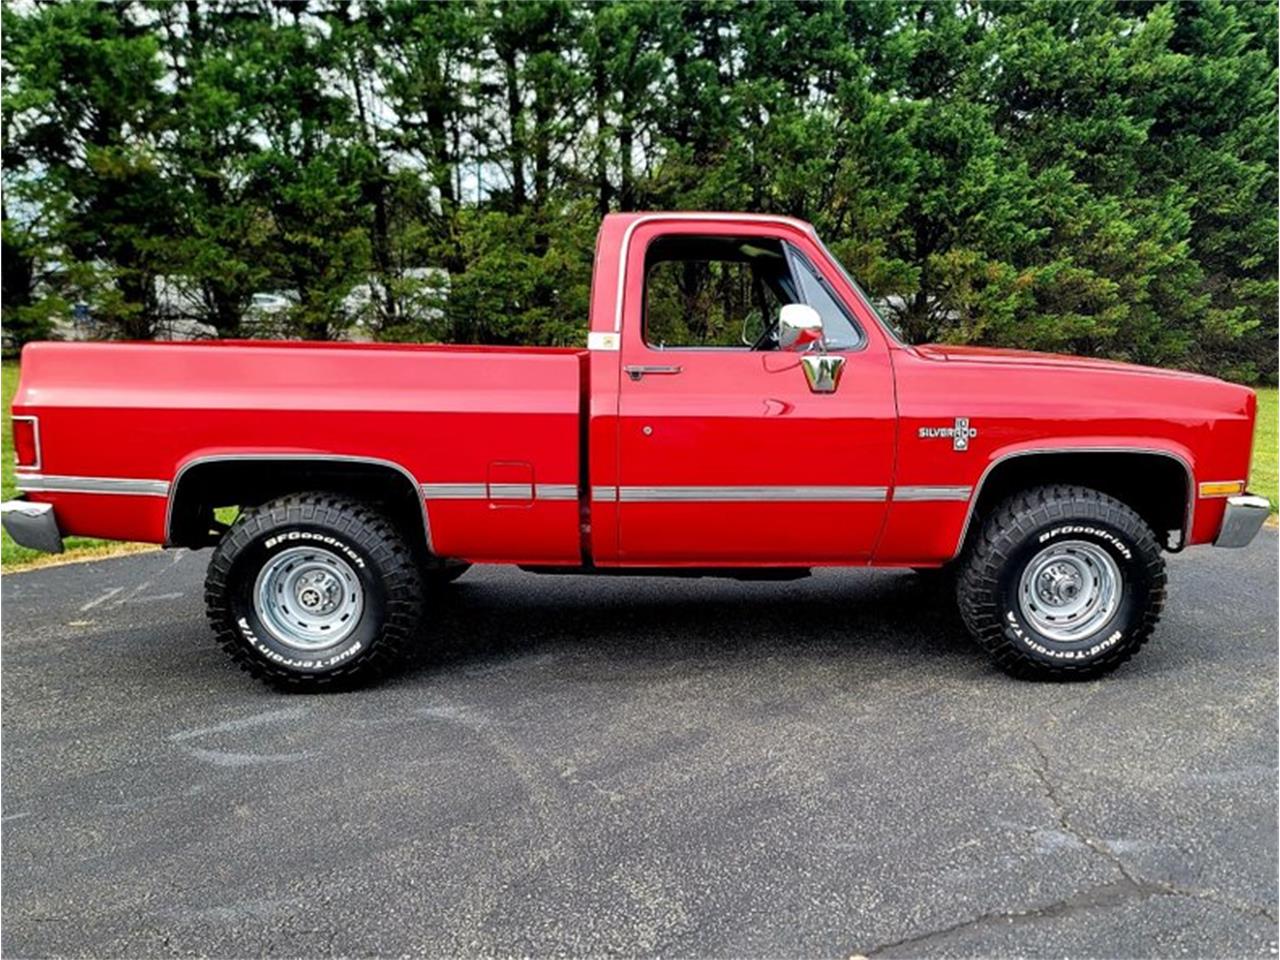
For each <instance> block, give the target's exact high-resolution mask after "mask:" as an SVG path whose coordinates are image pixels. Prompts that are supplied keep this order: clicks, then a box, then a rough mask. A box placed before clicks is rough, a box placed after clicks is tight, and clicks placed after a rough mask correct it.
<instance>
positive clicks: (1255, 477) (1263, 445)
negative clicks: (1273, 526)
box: [1249, 387, 1280, 514]
mask: <svg viewBox="0 0 1280 960" xmlns="http://www.w3.org/2000/svg"><path fill="white" fill-rule="evenodd" d="M1278 406H1280V390H1277V389H1276V388H1275V387H1258V426H1257V428H1256V429H1255V430H1254V434H1253V468H1252V469H1251V470H1250V471H1249V492H1250V493H1256V494H1258V495H1259V496H1262V497H1266V498H1267V499H1268V500H1270V501H1271V512H1272V514H1274V513H1275V512H1276V508H1277V507H1280V491H1278V490H1277V487H1278V486H1280V472H1277V468H1276V454H1277V452H1276V419H1277V407H1278Z"/></svg>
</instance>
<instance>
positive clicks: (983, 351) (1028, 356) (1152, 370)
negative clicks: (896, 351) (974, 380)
mask: <svg viewBox="0 0 1280 960" xmlns="http://www.w3.org/2000/svg"><path fill="white" fill-rule="evenodd" d="M911 349H913V350H915V352H916V353H917V354H918V355H919V356H920V357H921V358H922V359H925V360H941V361H948V362H963V363H981V364H992V365H994V366H997V367H1011V366H1012V367H1022V368H1027V367H1045V368H1051V369H1063V368H1067V369H1074V370H1099V371H1102V370H1106V371H1113V372H1115V373H1140V374H1144V375H1148V376H1150V375H1157V376H1165V377H1174V378H1177V379H1183V380H1200V381H1206V380H1208V381H1214V380H1216V379H1217V378H1216V377H1208V376H1205V375H1204V374H1200V373H1189V372H1187V371H1185V370H1167V369H1165V368H1163V367H1144V366H1141V365H1139V364H1136V363H1123V362H1121V361H1119V360H1102V359H1098V358H1094V357H1073V356H1068V355H1066V354H1061V353H1037V352H1036V351H1034V350H1011V349H1006V348H1004V347H972V346H951V345H949V344H945V343H928V344H924V345H922V346H918V347H912V348H911Z"/></svg>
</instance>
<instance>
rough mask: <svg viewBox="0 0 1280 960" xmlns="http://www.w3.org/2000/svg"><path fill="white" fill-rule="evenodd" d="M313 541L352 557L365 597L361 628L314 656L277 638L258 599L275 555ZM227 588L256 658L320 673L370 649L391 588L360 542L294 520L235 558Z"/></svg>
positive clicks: (237, 620)
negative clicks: (257, 606) (258, 583)
mask: <svg viewBox="0 0 1280 960" xmlns="http://www.w3.org/2000/svg"><path fill="white" fill-rule="evenodd" d="M309 544H313V545H315V546H317V547H320V548H323V549H325V550H329V551H330V552H332V553H336V554H339V555H341V556H342V557H344V558H345V559H347V560H348V561H350V563H351V564H352V568H353V570H354V572H355V574H356V576H357V577H358V578H359V580H360V585H361V588H362V589H363V590H364V597H365V604H364V613H363V614H362V616H361V622H360V624H359V625H358V626H357V627H356V629H355V630H354V631H353V632H352V633H351V634H350V635H349V636H348V637H346V638H345V639H344V640H343V641H341V642H340V643H338V644H335V645H334V646H333V647H325V648H321V649H319V650H316V651H315V652H314V655H308V653H307V652H304V651H301V650H298V649H295V648H293V647H290V646H288V645H287V644H284V643H282V642H280V641H279V640H277V639H276V638H275V637H274V636H272V635H271V633H270V631H269V630H268V629H267V628H266V626H265V624H264V623H263V622H262V621H261V619H260V618H259V617H258V614H257V611H256V609H255V606H254V597H253V591H254V584H255V582H256V580H257V577H258V574H259V573H260V572H261V571H262V569H263V567H264V566H266V564H267V563H268V562H270V560H271V558H272V557H273V556H274V555H276V554H277V553H280V552H282V551H284V550H287V549H290V548H292V547H298V546H307V545H309ZM228 586H229V596H230V607H231V620H232V622H233V626H234V628H235V630H236V632H237V633H238V634H239V636H240V638H241V639H242V640H243V641H244V643H245V645H246V646H248V647H249V649H250V650H251V651H252V653H253V655H254V656H255V657H256V658H258V659H259V660H261V661H263V662H264V663H266V664H268V665H270V666H273V667H276V668H278V669H284V670H288V671H296V672H299V673H307V674H319V673H327V672H329V671H332V670H335V669H338V668H340V667H342V666H344V665H346V664H349V663H351V662H352V661H353V660H356V659H358V658H359V657H360V656H361V655H362V654H365V653H367V652H369V651H370V650H371V648H372V645H373V643H374V641H375V640H376V638H377V636H378V634H379V633H380V631H381V629H382V623H383V621H384V620H385V610H386V599H385V598H386V591H385V588H384V586H383V583H382V580H381V576H380V571H379V570H378V569H377V565H376V562H375V561H374V560H373V558H372V557H371V556H370V555H369V554H368V553H367V552H365V551H364V550H363V549H362V548H361V547H360V546H359V545H358V544H354V543H352V542H351V541H350V540H348V539H344V538H343V537H341V536H339V535H337V534H336V533H335V532H334V531H332V530H326V529H324V528H323V527H321V526H316V525H309V524H295V525H291V526H289V527H288V528H284V529H275V530H270V531H267V532H266V533H265V534H260V535H259V536H258V537H257V538H256V539H255V541H254V542H252V543H250V544H249V545H248V546H246V548H245V549H244V550H243V551H242V552H241V554H240V555H239V556H238V557H237V558H236V562H235V564H234V565H233V566H232V569H231V572H230V575H229V577H228Z"/></svg>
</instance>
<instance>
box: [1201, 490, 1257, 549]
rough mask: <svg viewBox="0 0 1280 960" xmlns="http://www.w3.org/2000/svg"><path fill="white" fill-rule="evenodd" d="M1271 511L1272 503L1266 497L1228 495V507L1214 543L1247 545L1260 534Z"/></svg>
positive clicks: (1227, 545)
mask: <svg viewBox="0 0 1280 960" xmlns="http://www.w3.org/2000/svg"><path fill="white" fill-rule="evenodd" d="M1270 513H1271V503H1270V502H1269V501H1268V500H1267V498H1266V497H1255V496H1253V495H1252V494H1247V493H1246V494H1245V495H1244V496H1240V497H1228V498H1227V509H1226V512H1225V513H1224V514H1223V515H1222V526H1221V527H1219V528H1218V537H1217V539H1216V540H1214V541H1213V545H1214V546H1215V547H1247V546H1248V545H1249V544H1250V543H1252V542H1253V538H1254V537H1256V536H1257V535H1258V531H1259V530H1260V529H1262V524H1263V523H1264V522H1266V519H1267V516H1268V515H1269V514H1270Z"/></svg>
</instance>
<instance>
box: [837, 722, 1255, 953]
mask: <svg viewBox="0 0 1280 960" xmlns="http://www.w3.org/2000/svg"><path fill="white" fill-rule="evenodd" d="M1026 739H1027V742H1028V743H1029V744H1030V745H1031V749H1032V750H1033V751H1034V752H1035V755H1036V757H1037V758H1038V760H1039V763H1033V764H1031V772H1032V773H1033V774H1034V775H1035V777H1036V779H1037V781H1039V783H1040V787H1041V789H1042V790H1043V791H1044V794H1045V797H1046V799H1048V801H1049V803H1050V805H1051V806H1052V807H1053V812H1054V815H1055V817H1056V818H1057V821H1058V826H1059V827H1061V829H1062V830H1063V831H1064V832H1065V833H1067V834H1069V835H1071V836H1073V837H1075V838H1076V839H1077V840H1079V841H1080V842H1081V843H1082V844H1084V845H1085V846H1086V847H1087V848H1088V849H1089V850H1091V851H1093V852H1094V853H1095V854H1097V855H1098V856H1099V857H1101V858H1102V859H1104V860H1105V861H1107V863H1109V864H1110V865H1111V866H1112V867H1113V868H1114V869H1115V870H1116V872H1117V873H1119V874H1120V879H1118V880H1116V881H1113V882H1111V883H1104V884H1099V885H1096V886H1092V887H1086V888H1085V889H1083V890H1077V891H1075V892H1074V893H1072V894H1070V895H1069V896H1066V897H1063V898H1062V899H1061V900H1055V901H1053V902H1052V903H1049V904H1046V905H1044V906H1040V907H1027V908H1024V909H1020V910H1019V909H1009V910H994V911H988V912H986V913H982V914H979V915H978V916H976V917H972V918H970V919H968V920H961V921H958V922H956V923H953V924H950V925H948V926H945V927H940V928H938V929H935V930H928V931H925V932H924V933H919V934H914V935H912V936H909V937H904V938H902V939H901V940H894V941H892V942H890V943H882V944H879V945H877V946H875V947H872V948H871V949H869V950H865V951H855V953H854V956H855V957H867V958H870V957H875V956H879V955H882V954H884V953H885V952H886V951H889V950H897V949H899V948H902V947H919V946H922V945H924V944H926V943H931V942H933V941H936V940H943V939H946V938H947V937H950V936H952V935H953V934H956V933H959V932H961V931H964V930H975V929H981V928H983V927H990V926H996V925H999V924H1007V925H1012V924H1016V923H1019V922H1024V921H1034V920H1039V919H1043V918H1054V917H1064V916H1069V915H1071V914H1074V913H1077V912H1079V911H1082V910H1089V909H1092V908H1095V907H1108V906H1114V905H1116V904H1120V903H1123V902H1125V901H1126V900H1149V899H1151V898H1152V897H1182V898H1185V899H1192V900H1204V901H1207V902H1209V903H1213V904H1216V905H1217V906H1220V907H1224V908H1226V909H1228V910H1232V911H1235V912H1236V913H1239V914H1241V915H1242V916H1246V917H1257V918H1261V919H1264V920H1267V921H1269V922H1270V923H1272V924H1276V923H1278V922H1280V920H1278V919H1277V916H1276V914H1275V912H1273V911H1272V910H1269V909H1268V908H1266V907H1264V906H1260V905H1258V904H1254V903H1247V902H1244V901H1238V900H1235V899H1234V898H1231V897H1225V896H1223V895H1222V894H1220V893H1218V892H1216V891H1213V890H1203V889H1200V888H1196V887H1183V886H1179V885H1178V884H1174V883H1170V882H1168V881H1165V880H1149V879H1147V878H1145V877H1142V876H1141V875H1139V874H1138V873H1136V872H1135V871H1134V870H1133V869H1132V868H1131V867H1130V866H1129V864H1127V863H1125V862H1124V860H1123V859H1121V857H1120V856H1119V855H1118V854H1117V853H1116V852H1115V851H1114V850H1113V849H1111V847H1109V846H1108V845H1107V843H1106V841H1104V840H1101V839H1099V838H1097V837H1094V836H1093V835H1092V834H1090V833H1089V832H1088V831H1086V830H1084V829H1083V828H1081V827H1079V826H1077V825H1076V823H1075V822H1074V821H1073V820H1072V819H1071V815H1070V814H1069V813H1068V810H1067V806H1066V803H1065V802H1064V801H1063V800H1062V798H1061V797H1060V796H1059V795H1058V789H1057V787H1056V785H1055V784H1054V782H1053V779H1052V776H1051V771H1050V761H1049V755H1048V754H1047V753H1046V752H1045V750H1044V748H1043V747H1042V746H1041V745H1040V744H1039V743H1038V742H1037V741H1036V740H1035V738H1034V737H1031V736H1027V738H1026Z"/></svg>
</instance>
